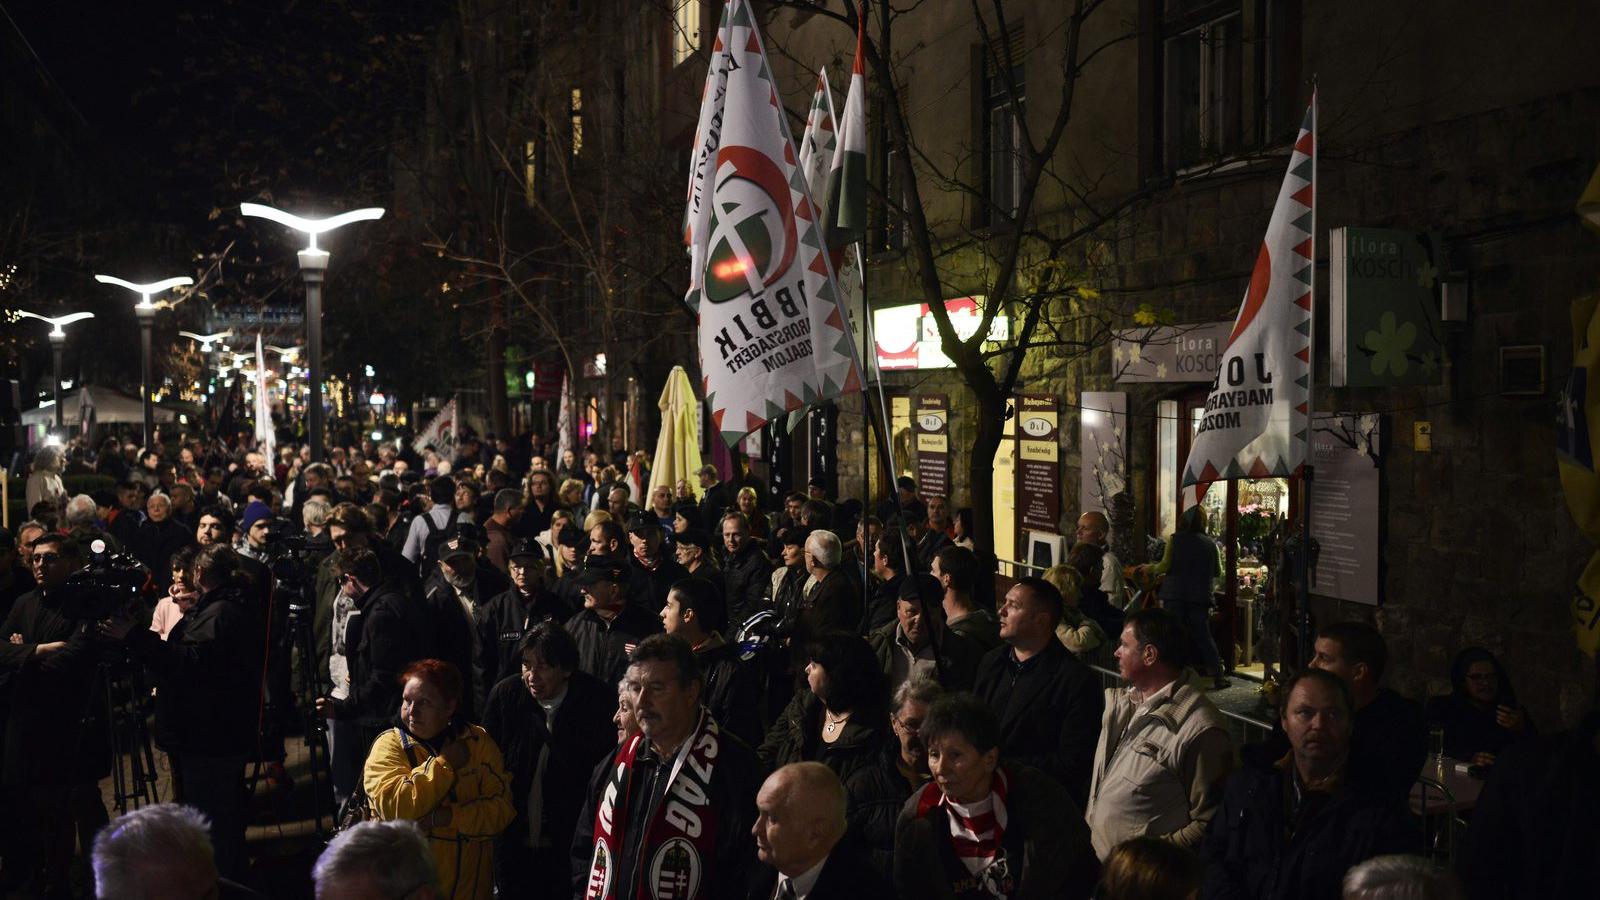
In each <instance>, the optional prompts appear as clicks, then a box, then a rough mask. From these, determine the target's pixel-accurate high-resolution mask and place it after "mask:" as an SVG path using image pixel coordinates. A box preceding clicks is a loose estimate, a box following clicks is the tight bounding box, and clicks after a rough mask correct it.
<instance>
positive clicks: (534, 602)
mask: <svg viewBox="0 0 1600 900" xmlns="http://www.w3.org/2000/svg"><path fill="white" fill-rule="evenodd" d="M506 563H507V568H508V569H509V571H510V573H511V587H510V588H507V589H506V590H504V591H502V592H501V593H499V594H496V595H495V596H494V597H493V598H492V599H490V600H489V602H488V603H486V604H484V605H482V606H480V607H478V608H476V609H474V610H473V611H472V619H473V623H474V625H475V626H476V627H477V629H478V668H479V669H480V671H481V674H482V678H483V683H484V685H485V687H486V688H487V689H490V690H492V689H493V688H494V686H495V685H497V684H499V683H500V680H501V679H502V678H505V677H506V676H508V675H515V674H516V673H517V667H518V665H519V660H520V658H521V657H520V655H519V650H518V648H519V647H521V646H522V639H523V637H525V636H526V635H527V634H528V631H529V630H530V629H532V628H533V626H535V625H537V624H539V623H540V622H545V621H555V622H565V621H567V620H568V619H570V618H572V614H573V613H575V612H577V611H578V610H577V608H576V607H571V606H568V605H566V604H565V603H563V602H561V599H560V598H559V597H557V596H556V595H555V594H552V593H550V591H549V590H547V589H546V588H545V575H546V572H547V571H548V568H547V566H548V564H547V563H546V562H545V556H544V550H543V548H541V547H540V546H539V544H538V542H537V541H533V540H528V539H524V540H521V541H518V542H517V544H516V546H514V547H512V548H511V550H510V556H509V558H508V559H507V560H506Z"/></svg>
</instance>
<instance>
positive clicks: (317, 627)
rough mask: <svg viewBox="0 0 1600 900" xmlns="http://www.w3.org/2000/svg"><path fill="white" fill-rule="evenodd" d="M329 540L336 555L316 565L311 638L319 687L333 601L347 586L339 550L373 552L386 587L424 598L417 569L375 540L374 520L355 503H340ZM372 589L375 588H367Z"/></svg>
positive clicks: (325, 670) (324, 676)
mask: <svg viewBox="0 0 1600 900" xmlns="http://www.w3.org/2000/svg"><path fill="white" fill-rule="evenodd" d="M327 534H328V540H329V542H330V544H331V545H332V546H333V549H334V551H335V552H334V553H332V554H330V555H329V556H328V557H326V558H325V559H323V560H322V562H321V563H319V564H318V565H317V580H316V594H317V596H316V607H317V608H316V610H315V611H314V614H313V616H312V620H311V622H312V627H311V636H312V640H313V642H314V643H315V645H316V657H317V658H316V660H315V662H316V673H317V679H318V683H319V684H328V683H330V682H329V678H328V648H329V646H330V641H331V639H332V634H333V605H334V599H335V598H336V597H337V596H338V595H339V592H340V591H341V590H342V589H343V587H344V581H343V578H342V573H341V572H340V571H339V551H343V552H347V553H350V552H355V551H357V550H370V551H372V554H373V555H374V556H376V557H377V558H378V570H379V572H380V578H381V579H382V581H383V583H384V584H385V585H388V586H390V587H392V588H394V589H395V590H396V591H398V592H399V593H400V594H401V595H402V596H404V597H405V598H406V599H408V600H411V601H413V602H417V601H418V600H419V599H420V598H421V596H422V582H421V581H420V580H419V579H418V578H417V567H416V566H414V565H412V564H411V563H410V562H409V561H407V560H406V558H405V557H403V556H401V555H400V551H399V550H396V549H395V548H394V547H392V546H390V545H389V544H387V543H385V542H383V541H381V540H374V539H373V532H372V519H371V517H369V516H368V515H367V514H366V512H365V511H364V510H362V509H361V508H360V507H358V506H356V505H355V504H354V503H341V504H339V505H338V506H335V507H334V508H333V512H332V513H331V514H329V516H328V527H327ZM368 586H369V587H371V586H372V585H368Z"/></svg>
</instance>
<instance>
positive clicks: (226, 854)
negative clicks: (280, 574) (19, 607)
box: [101, 545, 262, 878]
mask: <svg viewBox="0 0 1600 900" xmlns="http://www.w3.org/2000/svg"><path fill="white" fill-rule="evenodd" d="M193 584H194V585H195V587H197V588H198V589H199V591H200V594H201V596H200V598H199V601H198V602H197V603H196V605H195V607H194V608H193V609H192V610H190V611H189V612H188V613H186V614H185V615H184V617H183V618H182V619H180V620H178V624H177V625H175V626H173V629H172V632H171V633H170V634H168V635H167V639H166V640H165V641H163V640H161V637H160V636H159V635H157V634H156V633H155V632H153V631H150V630H149V629H147V628H134V627H133V620H132V619H131V618H120V619H114V620H110V621H107V622H104V623H102V625H101V629H102V631H103V632H104V633H105V634H107V635H109V636H111V637H112V638H115V639H117V640H123V639H124V638H126V639H127V642H128V650H129V651H130V653H131V654H132V655H133V657H134V658H135V659H136V660H138V661H140V662H142V663H143V664H144V665H145V666H146V668H148V669H149V671H150V672H151V673H152V674H154V675H155V676H156V679H157V691H156V738H157V742H158V743H159V744H160V745H161V747H162V749H165V750H167V751H168V752H169V753H171V754H173V755H174V756H176V757H177V759H178V769H179V772H178V774H179V777H180V778H181V779H182V782H183V794H184V802H185V803H187V804H188V805H190V806H193V807H195V808H196V809H198V810H200V811H201V812H203V813H205V815H206V817H207V818H209V819H210V820H211V836H212V843H213V844H214V846H215V848H216V854H217V869H218V870H219V871H221V872H222V874H223V875H225V876H228V877H230V878H237V877H239V876H240V875H241V874H243V871H244V867H245V864H246V860H245V844H244V829H245V819H246V816H245V798H244V790H243V777H244V764H245V761H246V760H247V759H248V758H250V757H251V755H252V754H254V753H255V752H256V750H257V733H258V732H257V724H258V722H259V718H258V717H259V710H260V702H261V656H262V647H261V643H260V640H259V638H258V635H259V633H260V629H261V624H260V620H259V619H258V617H257V616H256V614H255V613H254V612H253V611H252V610H251V609H250V608H249V606H248V599H247V598H248V592H249V587H248V582H247V581H246V580H245V578H244V576H243V569H242V567H241V565H240V562H239V556H238V554H237V553H235V552H234V551H233V550H232V549H230V548H228V547H225V546H220V545H212V546H209V547H206V548H204V549H202V550H201V551H200V553H199V555H198V556H196V557H195V562H194V578H193Z"/></svg>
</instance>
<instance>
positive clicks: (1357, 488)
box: [1311, 413, 1382, 606]
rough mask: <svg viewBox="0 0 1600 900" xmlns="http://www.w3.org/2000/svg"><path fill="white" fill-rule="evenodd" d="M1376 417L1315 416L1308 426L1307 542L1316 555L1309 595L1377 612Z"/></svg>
mask: <svg viewBox="0 0 1600 900" xmlns="http://www.w3.org/2000/svg"><path fill="white" fill-rule="evenodd" d="M1379 437H1380V434H1379V417H1378V416H1377V415H1376V414H1369V415H1359V416H1345V415H1334V414H1329V413H1318V414H1317V415H1316V416H1315V417H1313V419H1312V423H1311V463H1312V465H1314V466H1315V467H1316V468H1315V469H1314V470H1313V475H1312V479H1311V536H1312V537H1314V538H1315V539H1316V540H1317V543H1318V545H1319V546H1320V548H1321V552H1320V553H1319V554H1318V556H1317V566H1316V572H1315V573H1314V575H1313V577H1312V581H1311V592H1312V593H1313V594H1316V595H1317V596H1319V597H1335V598H1338V599H1340V600H1349V601H1351V602H1353V603H1365V604H1368V605H1372V606H1376V605H1377V603H1378V599H1379V584H1380V582H1379V578H1378V569H1379V565H1378V559H1379V548H1378V517H1379V514H1380V510H1379V506H1378V486H1379V485H1378V479H1379V475H1380V473H1381V472H1382V469H1380V468H1379V465H1378V463H1379V459H1380V458H1379V453H1380V447H1381V443H1380V441H1379Z"/></svg>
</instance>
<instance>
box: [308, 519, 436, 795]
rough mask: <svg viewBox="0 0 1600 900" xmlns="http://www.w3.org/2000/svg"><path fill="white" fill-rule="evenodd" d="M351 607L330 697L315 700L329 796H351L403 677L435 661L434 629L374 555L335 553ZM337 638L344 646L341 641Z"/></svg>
mask: <svg viewBox="0 0 1600 900" xmlns="http://www.w3.org/2000/svg"><path fill="white" fill-rule="evenodd" d="M334 559H335V565H337V566H338V569H339V576H340V583H341V584H342V588H341V592H342V596H341V597H340V598H339V599H338V600H336V601H335V602H336V603H338V604H341V605H343V604H348V606H349V608H348V610H347V611H346V615H345V616H343V617H339V616H337V615H336V616H335V618H336V619H341V618H342V625H343V628H342V631H341V629H337V628H336V629H335V634H334V641H333V646H334V650H335V651H336V652H335V653H334V654H333V656H332V662H333V664H332V666H331V668H332V670H333V691H332V692H331V693H330V694H329V695H328V696H326V697H320V698H318V699H317V715H319V716H322V717H323V718H327V719H332V720H334V722H333V726H334V727H333V729H332V731H331V734H332V737H333V740H332V741H331V742H330V743H331V744H332V746H331V748H330V750H331V752H330V754H329V755H330V757H331V758H332V761H333V766H332V768H333V784H334V791H335V793H336V794H338V795H339V796H340V797H341V798H342V797H344V796H348V795H349V793H350V792H351V790H352V789H353V788H354V787H355V785H356V783H357V782H358V781H359V779H360V777H361V766H362V764H363V763H364V762H365V761H366V754H367V749H368V748H369V747H371V746H372V741H373V739H374V738H376V737H377V736H378V734H379V733H380V732H382V731H383V730H384V729H385V728H387V727H388V726H389V724H390V720H391V719H393V718H394V717H395V715H396V713H398V712H399V709H400V673H401V672H404V671H405V670H406V667H407V666H409V665H411V664H412V663H414V662H416V661H417V660H419V659H427V658H429V657H430V656H431V655H432V643H433V641H432V634H433V632H432V624H431V623H430V622H429V620H428V616H427V612H426V610H424V609H423V607H422V605H421V604H419V603H416V602H415V601H413V600H412V599H411V598H409V597H407V596H406V595H405V594H403V593H401V592H400V591H399V590H398V589H397V588H396V587H395V585H394V584H393V583H392V582H388V581H385V580H384V578H383V571H382V569H381V568H380V567H379V565H378V557H377V555H376V554H375V553H373V552H372V551H371V550H341V551H339V552H338V553H336V554H334ZM341 637H342V640H341Z"/></svg>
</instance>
